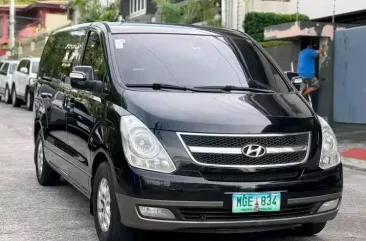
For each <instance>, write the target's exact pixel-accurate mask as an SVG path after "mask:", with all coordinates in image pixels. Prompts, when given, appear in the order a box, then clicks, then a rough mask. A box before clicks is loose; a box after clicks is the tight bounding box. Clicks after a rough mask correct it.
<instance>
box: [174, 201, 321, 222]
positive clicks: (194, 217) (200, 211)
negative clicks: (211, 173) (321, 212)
mask: <svg viewBox="0 0 366 241" xmlns="http://www.w3.org/2000/svg"><path fill="white" fill-rule="evenodd" d="M318 208H319V204H314V203H313V204H303V205H296V206H288V207H283V208H282V209H281V210H280V211H279V212H257V213H232V212H231V210H228V209H223V208H184V209H183V208H182V209H179V214H180V216H181V218H182V220H184V221H244V220H245V221H250V220H261V219H275V218H291V217H298V216H304V215H311V214H313V213H315V212H316V210H317V209H318Z"/></svg>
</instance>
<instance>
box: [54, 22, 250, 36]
mask: <svg viewBox="0 0 366 241" xmlns="http://www.w3.org/2000/svg"><path fill="white" fill-rule="evenodd" d="M98 25H99V26H100V25H105V26H106V27H107V29H108V32H111V33H112V34H124V33H166V34H192V35H211V36H212V35H214V36H227V37H239V38H243V37H244V38H247V37H248V36H247V35H246V34H245V33H242V32H240V31H237V30H231V29H224V28H214V27H204V26H198V25H188V24H157V23H125V22H96V23H84V24H79V25H73V26H70V27H68V28H65V29H60V30H58V31H56V32H62V31H65V30H73V29H74V30H77V29H80V28H86V27H88V26H98ZM56 32H55V33H56Z"/></svg>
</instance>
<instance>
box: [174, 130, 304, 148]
mask: <svg viewBox="0 0 366 241" xmlns="http://www.w3.org/2000/svg"><path fill="white" fill-rule="evenodd" d="M181 137H182V140H183V141H184V143H185V144H186V145H187V146H201V147H239V148H240V147H243V146H245V145H248V144H258V145H262V146H265V147H283V146H302V145H307V144H308V138H309V133H301V134H298V135H281V136H266V135H263V136H260V135H258V136H221V135H220V136H215V135H206V136H205V135H189V134H181Z"/></svg>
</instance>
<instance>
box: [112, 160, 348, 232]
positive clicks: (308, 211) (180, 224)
mask: <svg viewBox="0 0 366 241" xmlns="http://www.w3.org/2000/svg"><path fill="white" fill-rule="evenodd" d="M132 173H133V174H132V176H127V173H126V172H124V173H123V174H124V175H123V174H122V172H119V171H118V170H117V169H116V174H117V182H116V184H117V186H116V187H117V190H118V191H117V193H116V198H117V203H118V207H119V211H120V215H121V222H122V223H123V224H124V225H126V226H129V227H132V228H136V229H142V230H161V231H179V232H219V233H221V232H256V231H268V230H277V229H284V228H291V227H295V226H298V225H301V224H304V223H320V222H326V221H329V220H332V219H334V218H335V217H336V215H337V213H338V210H339V206H340V203H341V198H342V192H343V175H342V173H343V170H342V165H339V166H338V167H336V168H333V169H331V170H328V171H321V172H310V173H305V172H304V173H303V174H302V175H301V177H299V178H296V179H294V180H289V181H282V182H279V181H271V182H241V183H239V182H235V183H230V182H211V181H207V180H205V179H203V178H199V177H192V176H191V177H186V176H179V175H169V174H158V173H153V172H147V171H142V170H134V171H133V172H132ZM123 176H125V178H123ZM126 180H129V181H130V182H133V183H134V184H135V185H132V183H129V182H126ZM123 187H124V188H123ZM127 187H129V188H127ZM271 191H279V192H281V193H282V194H281V210H280V211H279V212H273V213H250V214H233V213H232V212H231V197H232V193H236V192H271ZM337 199H339V200H340V201H339V203H338V206H337V207H335V208H334V209H331V210H329V211H326V212H322V213H319V212H318V210H319V208H320V207H321V206H322V205H323V204H324V203H325V202H328V201H332V200H337ZM139 206H145V207H156V208H165V209H168V210H170V211H171V212H172V213H173V214H174V216H175V219H174V220H162V219H155V218H147V217H144V216H143V215H142V214H141V213H140V211H139V208H138V207H139Z"/></svg>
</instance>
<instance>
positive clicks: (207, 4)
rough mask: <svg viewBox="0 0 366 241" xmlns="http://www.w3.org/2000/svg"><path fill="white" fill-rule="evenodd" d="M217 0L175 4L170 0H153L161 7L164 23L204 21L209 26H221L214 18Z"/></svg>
mask: <svg viewBox="0 0 366 241" xmlns="http://www.w3.org/2000/svg"><path fill="white" fill-rule="evenodd" d="M216 2H217V0H198V1H196V0H189V1H188V2H187V4H184V5H180V4H175V3H174V1H172V0H154V3H155V4H156V5H157V7H158V8H160V9H161V19H162V22H165V23H182V24H192V23H198V22H205V23H206V24H207V25H209V26H221V21H220V20H218V19H215V15H216Z"/></svg>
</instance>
